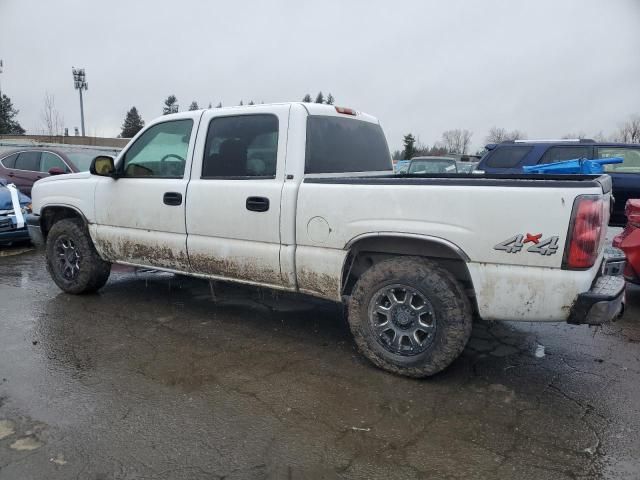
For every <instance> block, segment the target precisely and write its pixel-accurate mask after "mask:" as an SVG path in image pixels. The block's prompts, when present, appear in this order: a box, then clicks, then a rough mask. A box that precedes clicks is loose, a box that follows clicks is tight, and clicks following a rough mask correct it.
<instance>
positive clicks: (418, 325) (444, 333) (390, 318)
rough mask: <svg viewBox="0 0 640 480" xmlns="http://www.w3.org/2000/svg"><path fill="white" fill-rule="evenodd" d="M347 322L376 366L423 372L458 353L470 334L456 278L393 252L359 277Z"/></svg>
mask: <svg viewBox="0 0 640 480" xmlns="http://www.w3.org/2000/svg"><path fill="white" fill-rule="evenodd" d="M349 326H350V328H351V332H352V333H353V336H354V339H355V342H356V344H357V346H358V349H359V350H360V352H361V353H362V354H363V355H364V356H365V357H367V358H368V359H369V360H370V361H371V362H373V363H374V364H375V365H377V366H378V367H380V368H383V369H384V370H388V371H390V372H393V373H397V374H400V375H405V376H409V377H427V376H430V375H434V374H436V373H438V372H440V371H442V370H444V369H445V368H446V367H447V366H449V364H450V363H451V362H453V361H454V360H455V359H456V358H457V357H458V356H459V355H460V353H462V350H463V349H464V347H465V345H466V344H467V341H468V340H469V336H470V335H471V326H472V314H471V306H470V304H469V299H468V298H467V297H466V295H465V292H464V290H463V288H462V286H461V285H460V283H458V281H457V280H456V279H455V278H454V277H453V275H451V274H450V273H449V272H448V271H447V270H445V269H443V268H442V267H440V266H438V265H437V264H436V263H435V262H432V261H430V260H427V259H424V258H421V257H396V258H391V259H388V260H384V261H382V262H380V263H378V264H376V265H374V266H373V267H371V268H370V269H369V270H367V271H366V272H364V273H363V274H362V276H361V277H360V278H359V279H358V282H357V283H356V285H355V287H354V289H353V292H352V295H351V299H350V302H349Z"/></svg>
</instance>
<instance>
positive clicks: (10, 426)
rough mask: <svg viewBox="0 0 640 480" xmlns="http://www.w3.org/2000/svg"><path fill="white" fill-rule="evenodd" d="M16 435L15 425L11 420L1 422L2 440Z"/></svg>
mask: <svg viewBox="0 0 640 480" xmlns="http://www.w3.org/2000/svg"><path fill="white" fill-rule="evenodd" d="M14 433H16V430H15V425H14V423H13V422H12V421H11V420H0V440H2V439H3V438H7V437H10V436H11V435H13V434H14Z"/></svg>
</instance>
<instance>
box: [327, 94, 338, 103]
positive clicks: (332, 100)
mask: <svg viewBox="0 0 640 480" xmlns="http://www.w3.org/2000/svg"><path fill="white" fill-rule="evenodd" d="M335 101H336V100H335V98H333V95H331V94H329V95H327V100H326V104H327V105H333V102H335Z"/></svg>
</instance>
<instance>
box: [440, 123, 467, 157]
mask: <svg viewBox="0 0 640 480" xmlns="http://www.w3.org/2000/svg"><path fill="white" fill-rule="evenodd" d="M472 135H473V133H471V132H470V131H469V130H466V129H465V130H461V129H459V128H456V129H455V130H447V131H446V132H442V144H443V146H444V148H446V149H447V152H448V153H460V154H462V155H464V154H465V153H467V150H468V149H469V146H470V145H471V136H472Z"/></svg>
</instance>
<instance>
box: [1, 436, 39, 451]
mask: <svg viewBox="0 0 640 480" xmlns="http://www.w3.org/2000/svg"><path fill="white" fill-rule="evenodd" d="M41 446H42V442H41V441H40V440H38V439H37V438H35V437H24V438H19V439H18V440H16V441H15V442H13V443H12V444H11V445H9V448H11V449H13V450H19V451H23V450H37V449H38V448H40V447H41Z"/></svg>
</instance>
